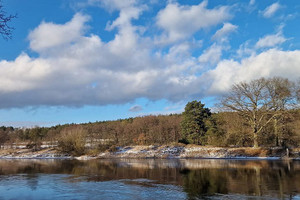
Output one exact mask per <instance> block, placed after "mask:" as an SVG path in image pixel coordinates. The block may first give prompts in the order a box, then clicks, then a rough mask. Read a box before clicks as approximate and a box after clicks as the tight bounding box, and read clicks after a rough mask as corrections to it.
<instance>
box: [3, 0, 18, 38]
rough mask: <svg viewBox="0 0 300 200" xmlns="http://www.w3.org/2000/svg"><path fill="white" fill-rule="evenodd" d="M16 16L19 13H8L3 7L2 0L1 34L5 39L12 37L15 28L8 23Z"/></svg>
mask: <svg viewBox="0 0 300 200" xmlns="http://www.w3.org/2000/svg"><path fill="white" fill-rule="evenodd" d="M16 17H17V15H7V13H6V12H5V11H4V9H3V4H2V1H1V0H0V34H1V35H2V37H3V38H4V39H5V40H7V39H11V37H12V31H13V30H14V28H13V27H11V26H9V25H8V23H9V22H10V21H11V20H12V19H13V18H16Z"/></svg>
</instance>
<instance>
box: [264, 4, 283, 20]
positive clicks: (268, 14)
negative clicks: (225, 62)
mask: <svg viewBox="0 0 300 200" xmlns="http://www.w3.org/2000/svg"><path fill="white" fill-rule="evenodd" d="M280 8H281V5H280V4H279V3H278V2H277V3H273V4H271V5H270V6H268V7H267V8H266V9H265V10H263V11H262V14H263V16H264V17H265V18H270V17H272V16H273V15H274V14H275V13H276V12H277V11H278V10H279V9H280Z"/></svg>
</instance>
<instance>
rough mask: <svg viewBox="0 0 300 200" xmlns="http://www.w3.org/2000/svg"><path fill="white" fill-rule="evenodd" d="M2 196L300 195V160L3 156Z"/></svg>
mask: <svg viewBox="0 0 300 200" xmlns="http://www.w3.org/2000/svg"><path fill="white" fill-rule="evenodd" d="M2 199H3V200H4V199H22V200H23V199H30V200H31V199H51V200H53V199H113V200H118V199H128V200H129V199H130V200H131V199H155V200H157V199H158V200H164V199H172V200H175V199H300V162H299V161H278V160H277V161H267V160H258V161H257V160H222V159H207V160H206V159H198V160H197V159H193V160H178V159H169V160H168V159H165V160H159V159H139V160H138V159H137V160H135V159H118V160H105V159H104V160H90V161H78V160H30V159H28V160H17V159H16V160H0V200H2Z"/></svg>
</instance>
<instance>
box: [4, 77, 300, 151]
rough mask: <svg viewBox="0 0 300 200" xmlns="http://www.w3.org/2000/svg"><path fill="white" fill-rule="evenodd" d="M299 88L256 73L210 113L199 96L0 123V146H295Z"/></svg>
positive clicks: (299, 134)
mask: <svg viewBox="0 0 300 200" xmlns="http://www.w3.org/2000/svg"><path fill="white" fill-rule="evenodd" d="M299 91H300V90H298V89H297V87H296V85H295V84H292V82H290V81H289V80H287V79H282V78H272V79H257V80H254V81H252V82H249V83H240V84H236V85H234V86H233V87H232V89H231V91H230V92H229V93H228V94H226V95H224V96H223V98H222V99H221V101H220V105H221V106H220V108H222V110H221V111H219V112H217V113H212V112H211V111H210V109H208V108H206V107H205V105H204V104H202V103H201V102H200V101H192V102H189V103H188V104H187V105H186V107H185V111H184V112H183V113H182V114H172V115H158V116H154V115H150V116H144V117H136V118H129V119H122V120H116V121H103V122H94V123H84V124H65V125H57V126H53V127H35V128H27V129H20V128H13V127H0V146H1V147H3V146H4V145H6V146H13V145H15V144H20V143H22V144H26V145H27V147H28V148H33V149H38V148H40V146H41V144H42V143H44V144H45V143H47V144H48V145H58V147H59V148H60V149H61V150H62V151H64V152H68V153H73V154H76V155H80V154H82V153H86V152H87V151H91V152H94V153H98V152H99V151H104V150H107V149H108V150H114V148H116V147H117V146H125V145H152V144H153V145H156V144H157V145H161V144H176V143H185V144H198V145H211V146H224V147H228V146H235V147H243V146H255V147H257V146H260V147H270V146H272V147H273V146H281V147H282V146H284V147H299V146H300V110H299V109H298V108H297V105H298V101H297V97H299V96H297V94H298V95H299V93H300V92H299Z"/></svg>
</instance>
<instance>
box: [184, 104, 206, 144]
mask: <svg viewBox="0 0 300 200" xmlns="http://www.w3.org/2000/svg"><path fill="white" fill-rule="evenodd" d="M210 117H211V112H210V109H208V108H205V107H204V104H202V103H201V101H192V102H189V103H187V105H186V106H185V111H184V112H183V120H182V122H181V133H182V139H183V142H186V143H192V144H202V145H203V144H205V143H206V132H207V130H208V127H207V123H206V121H207V120H209V119H210Z"/></svg>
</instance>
